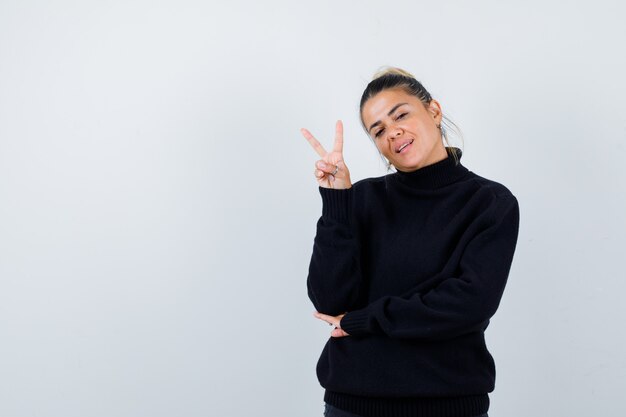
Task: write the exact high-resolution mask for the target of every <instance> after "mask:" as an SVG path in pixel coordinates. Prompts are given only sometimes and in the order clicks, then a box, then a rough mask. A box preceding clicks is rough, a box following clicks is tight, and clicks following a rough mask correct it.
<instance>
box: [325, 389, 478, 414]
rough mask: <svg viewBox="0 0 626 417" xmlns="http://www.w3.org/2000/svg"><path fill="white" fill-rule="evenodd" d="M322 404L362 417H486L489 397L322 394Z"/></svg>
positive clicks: (327, 391) (331, 392)
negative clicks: (386, 396)
mask: <svg viewBox="0 0 626 417" xmlns="http://www.w3.org/2000/svg"><path fill="white" fill-rule="evenodd" d="M324 401H325V402H327V403H328V404H331V405H333V406H335V407H337V408H339V409H341V410H344V411H347V412H350V413H354V414H358V415H360V416H363V417H469V416H478V415H481V414H485V413H487V411H488V410H489V395H488V394H478V395H468V396H458V397H410V398H382V397H363V396H357V395H352V394H345V393H341V392H336V391H331V390H328V389H327V390H326V391H325V393H324Z"/></svg>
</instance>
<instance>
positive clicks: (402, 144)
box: [394, 139, 415, 153]
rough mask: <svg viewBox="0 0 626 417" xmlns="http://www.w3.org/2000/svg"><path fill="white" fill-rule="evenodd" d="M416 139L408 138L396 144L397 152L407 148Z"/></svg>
mask: <svg viewBox="0 0 626 417" xmlns="http://www.w3.org/2000/svg"><path fill="white" fill-rule="evenodd" d="M414 140H415V139H411V140H408V141H405V142H401V143H398V146H396V148H395V149H394V150H395V151H396V153H400V152H402V150H403V149H406V147H407V146H409V145H410V144H412V143H413V141H414Z"/></svg>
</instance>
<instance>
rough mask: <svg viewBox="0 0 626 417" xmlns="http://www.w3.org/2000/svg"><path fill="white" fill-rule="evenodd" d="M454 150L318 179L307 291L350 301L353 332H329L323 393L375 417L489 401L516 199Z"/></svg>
mask: <svg viewBox="0 0 626 417" xmlns="http://www.w3.org/2000/svg"><path fill="white" fill-rule="evenodd" d="M450 149H451V148H446V151H447V152H448V157H447V158H446V159H444V160H442V161H439V162H436V163H434V164H431V165H428V166H426V167H422V168H420V169H418V170H416V171H413V172H402V171H398V172H395V173H393V174H388V175H385V176H382V177H377V178H367V179H363V180H360V181H358V182H356V183H354V184H353V185H352V187H351V188H349V189H343V190H336V189H328V188H322V187H319V192H320V194H321V196H322V204H323V205H322V207H323V208H322V216H321V217H320V219H319V221H318V222H317V232H316V236H315V238H314V242H313V254H312V256H311V262H310V265H309V275H308V278H307V290H308V296H309V298H310V299H311V301H312V302H313V305H314V306H315V308H316V309H317V311H319V312H321V313H325V314H331V315H338V314H341V313H345V312H347V314H346V315H345V316H344V317H343V318H342V320H341V328H342V329H343V330H345V331H346V332H348V333H349V334H350V336H345V337H339V338H336V337H330V338H329V340H328V341H327V343H326V345H325V346H324V349H323V351H322V354H321V356H320V358H319V361H318V363H317V377H318V380H319V382H320V384H321V385H322V387H324V388H325V394H324V401H326V402H328V403H330V404H332V405H334V406H336V407H338V408H341V409H343V410H346V411H350V412H352V413H356V414H359V415H363V416H366V417H409V416H420V417H435V416H437V417H443V416H449V417H457V416H458V417H465V416H474V415H479V414H482V413H485V412H487V410H488V408H489V396H488V395H487V393H488V392H492V391H493V389H494V384H495V364H494V361H493V358H492V356H491V354H490V353H489V351H488V350H487V347H486V345H485V338H484V330H485V329H486V328H487V326H488V324H489V319H490V318H491V317H492V316H493V315H494V313H495V312H496V309H497V308H498V305H499V303H500V299H501V297H502V294H503V291H504V287H505V284H506V281H507V278H508V274H509V270H510V267H511V262H512V260H513V254H514V252H515V246H516V242H517V236H518V225H519V206H518V202H517V199H516V198H515V196H514V195H513V194H512V193H511V192H510V191H509V190H508V189H507V188H506V187H505V186H504V185H502V184H499V183H497V182H495V181H491V180H488V179H486V178H483V177H480V176H478V175H476V174H475V173H473V172H472V171H469V170H468V169H467V168H465V167H464V166H463V165H462V164H461V163H460V161H459V162H458V163H456V161H455V159H454V157H453V156H452V155H451V154H450ZM455 149H456V152H457V155H458V157H459V160H460V156H461V150H460V149H458V148H455Z"/></svg>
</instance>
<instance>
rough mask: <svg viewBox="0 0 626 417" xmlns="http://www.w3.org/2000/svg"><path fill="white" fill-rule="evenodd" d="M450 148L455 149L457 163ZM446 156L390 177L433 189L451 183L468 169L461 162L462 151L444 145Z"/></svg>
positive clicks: (415, 185) (404, 182)
mask: <svg viewBox="0 0 626 417" xmlns="http://www.w3.org/2000/svg"><path fill="white" fill-rule="evenodd" d="M451 149H454V150H455V151H456V154H457V157H458V159H459V161H458V163H457V162H456V160H455V159H454V156H453V155H452V154H451ZM446 152H447V154H448V157H447V158H445V159H442V160H441V161H439V162H435V163H434V164H430V165H427V166H425V167H422V168H419V169H417V170H415V171H410V172H405V171H396V172H395V173H393V174H391V177H392V178H394V179H396V180H398V181H399V182H401V183H403V184H405V185H408V186H410V187H414V188H423V189H434V188H440V187H443V186H445V185H448V184H451V183H453V182H455V181H457V180H458V179H460V178H461V177H462V176H464V175H465V174H466V173H467V172H468V171H469V170H468V169H467V168H466V167H464V166H463V165H462V164H461V155H462V151H461V149H459V148H456V147H452V148H451V147H446Z"/></svg>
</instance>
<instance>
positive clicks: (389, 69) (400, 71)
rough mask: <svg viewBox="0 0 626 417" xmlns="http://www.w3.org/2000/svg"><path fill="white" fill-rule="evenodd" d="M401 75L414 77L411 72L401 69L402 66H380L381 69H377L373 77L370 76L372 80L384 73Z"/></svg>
mask: <svg viewBox="0 0 626 417" xmlns="http://www.w3.org/2000/svg"><path fill="white" fill-rule="evenodd" d="M391 74H393V75H401V76H403V77H407V78H415V77H414V76H413V74H411V73H410V72H408V71H405V70H403V69H402V68H398V67H382V68H381V69H379V70H378V71H377V72H376V74H374V77H373V78H372V80H375V79H376V78H380V77H382V76H384V75H391Z"/></svg>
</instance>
